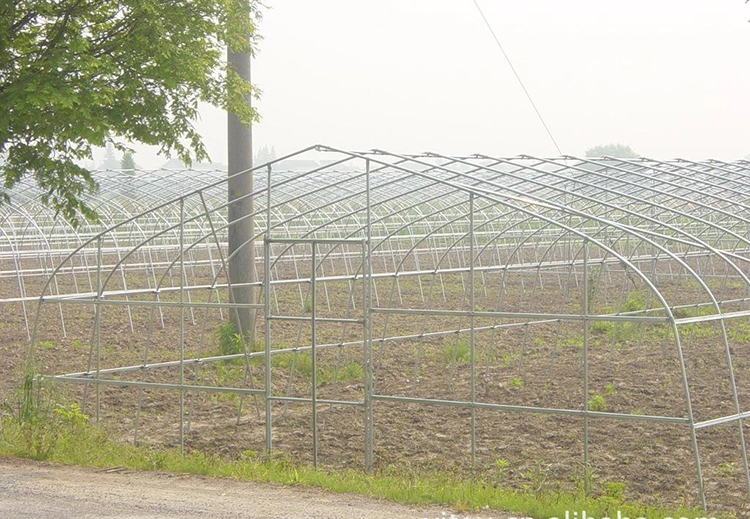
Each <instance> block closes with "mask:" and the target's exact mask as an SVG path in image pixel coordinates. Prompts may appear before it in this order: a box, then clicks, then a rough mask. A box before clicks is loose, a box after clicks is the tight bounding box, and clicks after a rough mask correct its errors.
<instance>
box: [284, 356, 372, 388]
mask: <svg viewBox="0 0 750 519" xmlns="http://www.w3.org/2000/svg"><path fill="white" fill-rule="evenodd" d="M271 366H273V367H274V368H279V369H286V370H289V371H290V372H291V374H293V375H298V376H302V377H310V376H311V375H312V356H311V355H310V353H309V352H300V353H298V352H292V353H278V354H276V355H273V356H272V357H271ZM316 368H317V380H318V383H322V384H330V383H332V382H333V381H334V380H338V381H339V382H349V381H353V380H362V379H363V378H364V373H365V372H364V368H363V367H362V364H360V363H359V362H349V363H347V364H344V365H343V366H339V367H330V366H324V365H321V364H320V363H318V364H317V366H316Z"/></svg>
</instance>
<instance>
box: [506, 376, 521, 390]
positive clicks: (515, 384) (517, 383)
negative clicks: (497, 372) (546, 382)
mask: <svg viewBox="0 0 750 519" xmlns="http://www.w3.org/2000/svg"><path fill="white" fill-rule="evenodd" d="M508 385H509V386H510V387H512V388H515V389H520V388H521V387H523V379H521V377H514V378H512V379H510V382H509V384H508Z"/></svg>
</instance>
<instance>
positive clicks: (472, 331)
mask: <svg viewBox="0 0 750 519" xmlns="http://www.w3.org/2000/svg"><path fill="white" fill-rule="evenodd" d="M474 254H475V250H474V193H469V287H470V289H469V307H470V311H471V314H470V315H469V343H470V345H469V348H470V349H469V356H470V359H469V362H470V364H471V380H470V382H469V385H470V391H471V404H472V407H471V464H472V465H475V464H476V462H477V408H476V406H475V405H474V404H475V403H476V400H477V380H476V379H477V366H476V329H475V320H476V318H475V316H474V309H475V308H476V304H475V298H476V294H475V293H474V262H475V261H476V258H475V257H474Z"/></svg>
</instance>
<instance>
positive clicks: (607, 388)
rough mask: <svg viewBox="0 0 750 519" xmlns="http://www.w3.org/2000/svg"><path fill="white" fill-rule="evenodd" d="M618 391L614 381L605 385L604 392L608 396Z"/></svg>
mask: <svg viewBox="0 0 750 519" xmlns="http://www.w3.org/2000/svg"><path fill="white" fill-rule="evenodd" d="M616 392H617V390H616V389H615V385H614V384H613V383H612V382H609V383H608V384H607V385H605V386H604V394H605V395H607V396H612V395H614V394H615V393H616Z"/></svg>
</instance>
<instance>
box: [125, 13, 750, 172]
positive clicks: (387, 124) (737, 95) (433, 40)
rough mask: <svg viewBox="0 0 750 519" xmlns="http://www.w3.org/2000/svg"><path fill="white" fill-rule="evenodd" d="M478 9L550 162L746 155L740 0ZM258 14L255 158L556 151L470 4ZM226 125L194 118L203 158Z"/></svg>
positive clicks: (222, 137) (746, 53)
mask: <svg viewBox="0 0 750 519" xmlns="http://www.w3.org/2000/svg"><path fill="white" fill-rule="evenodd" d="M478 2H479V5H480V6H481V7H482V9H483V10H484V12H485V15H486V16H487V18H488V20H489V22H490V24H491V25H492V28H493V29H494V31H495V33H496V34H497V36H498V38H499V39H500V42H501V43H502V45H503V47H504V48H505V50H506V52H507V53H508V55H509V56H510V59H511V60H512V61H513V64H514V66H515V67H516V70H517V71H518V73H519V74H520V76H521V79H522V80H523V81H524V84H525V85H526V88H527V89H528V90H529V92H530V93H531V96H532V97H533V99H534V101H535V103H536V104H537V106H538V108H539V110H540V111H541V113H542V115H543V116H544V118H545V120H546V121H547V124H548V125H549V127H550V129H551V130H552V133H553V134H554V136H555V138H556V139H557V142H558V144H559V145H560V147H561V149H562V151H563V153H566V154H583V153H584V151H585V150H586V149H587V148H589V147H591V146H594V145H596V144H602V143H609V142H619V143H623V144H628V145H630V146H631V147H632V148H633V149H634V150H635V151H636V152H638V153H640V154H641V155H644V156H650V157H655V158H674V157H684V158H693V159H705V158H718V159H727V160H731V159H737V158H742V157H744V156H746V155H747V154H748V153H750V139H748V136H750V131H749V130H748V123H749V122H750V24H749V23H748V19H750V6H748V5H745V2H744V0H711V1H709V0H702V1H699V0H658V1H654V0H627V1H625V0H610V1H606V2H605V1H602V0H565V1H563V0H533V1H520V0H515V1H510V0H478ZM266 3H267V4H268V5H269V9H268V10H266V12H265V16H264V18H263V20H262V22H261V24H260V32H261V34H262V35H263V37H264V40H263V41H262V42H261V45H260V49H259V52H258V55H257V58H256V59H255V61H254V64H253V67H254V68H253V81H254V82H255V83H256V84H257V85H258V86H259V87H260V88H261V90H262V91H263V94H262V97H261V99H260V100H259V101H258V102H257V104H256V105H257V108H258V110H259V111H260V114H261V117H262V120H261V122H260V123H259V124H258V125H256V126H255V127H254V130H253V131H254V146H255V149H256V150H257V149H258V148H260V147H261V146H274V147H275V148H276V152H277V155H281V154H284V153H290V152H293V151H296V150H297V149H300V148H303V147H306V146H309V145H312V144H318V143H321V144H328V145H331V146H334V147H339V148H346V149H360V150H361V149H371V148H381V149H388V150H391V151H398V152H421V151H437V152H442V153H490V154H502V155H518V154H524V153H525V154H539V155H547V156H552V155H557V152H556V150H555V148H554V146H553V144H552V142H551V141H550V139H549V137H548V136H547V134H546V133H545V131H544V128H543V127H542V125H541V123H540V122H539V120H538V119H537V117H536V115H535V114H534V111H533V109H532V107H531V105H530V104H529V102H528V100H527V99H526V97H525V96H524V94H523V91H522V90H521V87H520V86H519V84H518V83H517V81H516V79H515V78H514V76H513V73H512V71H511V69H510V67H509V66H508V65H507V63H506V62H505V60H504V58H503V56H502V54H501V53H500V50H499V49H498V48H497V46H496V44H495V42H494V40H493V39H492V36H491V34H490V32H489V30H488V29H487V27H486V26H485V25H484V22H483V20H482V18H481V17H480V15H479V12H478V11H477V9H476V7H475V6H474V3H473V1H472V0H315V1H310V0H267V1H266ZM225 127H226V124H225V116H224V114H223V113H221V112H220V111H218V110H214V109H210V108H209V109H205V110H203V111H202V121H201V122H200V124H199V128H200V130H201V131H202V133H203V135H204V136H205V139H206V143H207V145H208V147H209V152H210V154H211V157H212V159H213V160H214V161H216V162H222V163H226V128H225ZM139 150H141V148H139ZM136 161H137V162H139V164H140V165H142V166H146V167H154V166H158V165H160V164H161V163H163V162H164V160H163V159H161V158H156V157H155V156H153V154H149V153H147V152H145V151H139V153H137V154H136Z"/></svg>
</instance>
